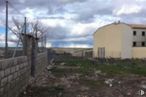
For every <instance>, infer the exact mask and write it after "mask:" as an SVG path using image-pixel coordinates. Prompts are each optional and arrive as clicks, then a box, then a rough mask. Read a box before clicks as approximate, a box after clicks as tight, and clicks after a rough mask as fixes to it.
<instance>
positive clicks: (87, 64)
mask: <svg viewBox="0 0 146 97" xmlns="http://www.w3.org/2000/svg"><path fill="white" fill-rule="evenodd" d="M50 64H51V65H49V67H47V68H46V70H44V72H43V73H42V74H40V75H39V77H37V80H36V81H35V82H34V83H33V84H30V85H28V87H27V89H26V90H25V91H23V92H22V93H21V94H20V95H19V97H146V93H145V94H144V92H146V61H145V60H122V61H121V60H98V61H93V60H89V59H83V58H75V57H71V56H68V55H58V56H56V57H55V59H54V60H51V62H50Z"/></svg>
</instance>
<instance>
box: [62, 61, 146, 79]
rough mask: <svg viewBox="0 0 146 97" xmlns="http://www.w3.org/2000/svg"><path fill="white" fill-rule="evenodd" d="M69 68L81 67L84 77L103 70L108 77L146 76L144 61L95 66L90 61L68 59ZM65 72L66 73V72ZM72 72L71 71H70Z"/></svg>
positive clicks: (97, 64) (116, 62)
mask: <svg viewBox="0 0 146 97" xmlns="http://www.w3.org/2000/svg"><path fill="white" fill-rule="evenodd" d="M64 62H65V63H66V65H67V66H80V70H78V72H81V73H82V74H83V75H90V74H92V73H94V70H101V71H102V72H103V73H106V74H107V75H113V76H114V75H129V74H136V75H140V76H146V63H145V61H143V60H134V59H133V60H128V61H127V60H119V61H115V62H113V63H103V64H101V63H98V62H97V63H96V64H93V63H92V62H91V61H90V60H88V59H81V58H78V59H67V60H64ZM64 72H65V71H64ZM69 72H70V70H69Z"/></svg>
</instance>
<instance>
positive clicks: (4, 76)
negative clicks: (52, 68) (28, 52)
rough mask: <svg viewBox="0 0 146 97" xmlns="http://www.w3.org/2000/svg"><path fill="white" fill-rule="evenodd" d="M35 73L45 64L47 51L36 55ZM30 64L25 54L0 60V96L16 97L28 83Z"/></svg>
mask: <svg viewBox="0 0 146 97" xmlns="http://www.w3.org/2000/svg"><path fill="white" fill-rule="evenodd" d="M36 63H37V64H36V74H39V73H40V72H41V71H42V70H43V68H44V67H45V65H47V53H46V52H45V53H41V54H38V56H37V62H36ZM30 72H31V66H30V64H28V60H27V57H26V56H21V57H17V58H11V59H4V60H0V97H16V96H17V95H18V94H19V92H21V91H22V90H23V89H24V88H25V87H26V86H27V85H28V83H29V79H30V77H31V74H30Z"/></svg>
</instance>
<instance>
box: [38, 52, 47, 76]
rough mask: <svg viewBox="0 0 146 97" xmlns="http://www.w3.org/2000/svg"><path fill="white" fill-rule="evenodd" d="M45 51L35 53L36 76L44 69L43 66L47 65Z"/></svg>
mask: <svg viewBox="0 0 146 97" xmlns="http://www.w3.org/2000/svg"><path fill="white" fill-rule="evenodd" d="M47 55H48V54H47V52H45V53H40V54H38V55H37V59H36V60H37V62H36V63H37V64H36V76H37V75H39V74H41V72H42V71H43V70H44V68H45V67H46V66H47V65H48V57H47Z"/></svg>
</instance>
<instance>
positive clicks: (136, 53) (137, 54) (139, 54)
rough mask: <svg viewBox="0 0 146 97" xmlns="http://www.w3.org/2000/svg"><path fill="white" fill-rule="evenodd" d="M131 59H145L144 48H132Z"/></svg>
mask: <svg viewBox="0 0 146 97" xmlns="http://www.w3.org/2000/svg"><path fill="white" fill-rule="evenodd" d="M132 57H133V58H146V47H133V48H132Z"/></svg>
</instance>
